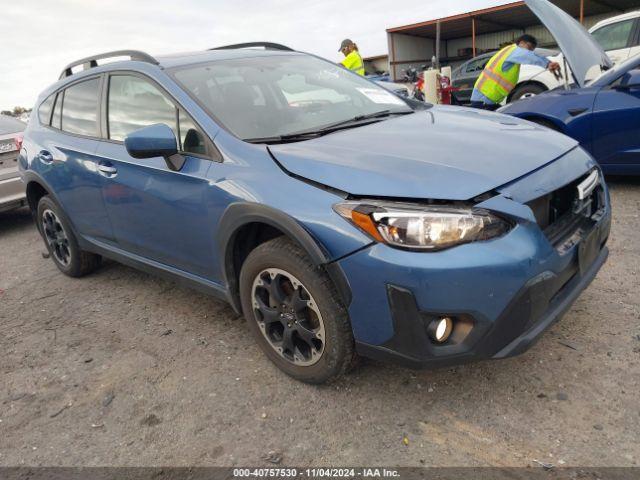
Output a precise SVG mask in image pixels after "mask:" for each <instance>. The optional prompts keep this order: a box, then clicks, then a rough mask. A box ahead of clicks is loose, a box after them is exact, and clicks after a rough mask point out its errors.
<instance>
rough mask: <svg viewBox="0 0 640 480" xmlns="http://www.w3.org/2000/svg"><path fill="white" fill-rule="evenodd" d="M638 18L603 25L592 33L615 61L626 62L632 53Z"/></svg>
mask: <svg viewBox="0 0 640 480" xmlns="http://www.w3.org/2000/svg"><path fill="white" fill-rule="evenodd" d="M636 26H637V19H634V18H630V19H626V20H621V21H619V22H615V23H610V24H608V25H603V26H602V27H600V28H598V29H596V30H593V31H592V32H591V35H592V36H593V37H594V38H595V39H596V41H597V42H598V43H599V44H600V45H601V46H602V48H603V49H604V50H605V51H606V52H607V55H609V58H611V60H612V61H613V63H615V64H618V63H621V62H624V61H625V60H626V59H627V58H629V55H630V53H631V48H632V47H633V44H634V40H635V37H636Z"/></svg>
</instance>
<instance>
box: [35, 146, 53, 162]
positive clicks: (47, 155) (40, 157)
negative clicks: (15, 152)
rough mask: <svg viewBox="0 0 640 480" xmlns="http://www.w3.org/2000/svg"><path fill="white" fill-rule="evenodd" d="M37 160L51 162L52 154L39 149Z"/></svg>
mask: <svg viewBox="0 0 640 480" xmlns="http://www.w3.org/2000/svg"><path fill="white" fill-rule="evenodd" d="M38 160H40V161H41V162H42V163H44V164H45V165H50V164H52V163H53V155H52V154H51V152H48V151H46V150H40V153H38Z"/></svg>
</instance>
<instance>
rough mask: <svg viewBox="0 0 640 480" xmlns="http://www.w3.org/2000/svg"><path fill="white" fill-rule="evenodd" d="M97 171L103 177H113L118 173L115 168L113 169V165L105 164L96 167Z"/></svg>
mask: <svg viewBox="0 0 640 480" xmlns="http://www.w3.org/2000/svg"><path fill="white" fill-rule="evenodd" d="M98 170H99V171H100V173H102V174H103V175H104V176H105V177H109V178H111V177H115V176H116V174H117V173H118V169H117V168H116V167H114V166H113V165H109V164H107V163H101V164H99V165H98Z"/></svg>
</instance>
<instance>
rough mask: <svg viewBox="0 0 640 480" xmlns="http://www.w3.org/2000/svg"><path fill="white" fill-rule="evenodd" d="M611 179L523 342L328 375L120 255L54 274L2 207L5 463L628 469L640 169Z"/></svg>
mask: <svg viewBox="0 0 640 480" xmlns="http://www.w3.org/2000/svg"><path fill="white" fill-rule="evenodd" d="M611 188H612V198H613V204H614V210H615V211H614V224H613V233H612V238H611V241H610V248H611V257H610V260H609V262H608V264H607V265H606V266H605V267H604V268H603V270H602V271H601V272H600V274H599V275H598V277H597V279H596V280H595V282H594V283H593V284H592V286H591V287H590V288H589V289H588V290H587V291H586V292H584V294H583V295H582V296H581V297H580V299H579V300H578V301H577V302H576V304H575V305H574V307H573V309H572V310H571V311H570V312H569V313H568V314H567V315H566V316H565V318H564V319H563V320H562V321H561V322H560V323H558V324H556V325H555V326H554V327H553V328H552V329H550V330H549V331H548V332H546V334H545V335H544V336H543V338H542V339H541V340H540V341H539V342H538V343H537V344H536V345H535V346H534V347H533V348H532V349H531V350H530V351H529V352H527V353H526V354H524V355H522V356H520V357H517V358H513V359H508V360H502V361H490V362H483V363H477V364H472V365H465V366H461V367H457V368H449V369H440V370H434V371H417V372H416V371H411V370H405V369H402V368H399V367H395V366H388V365H382V364H378V363H374V362H366V361H365V362H363V364H362V365H361V366H360V368H358V369H357V370H356V371H355V372H354V373H352V374H350V375H348V376H347V377H346V378H344V379H343V380H341V381H340V382H339V383H338V384H335V385H332V386H330V387H312V386H308V385H304V384H300V383H298V382H296V381H294V380H291V379H289V378H288V377H286V376H285V375H283V374H282V373H280V372H279V371H278V370H276V368H275V367H273V366H272V365H271V364H270V363H269V362H268V360H267V359H266V358H265V357H264V356H263V355H262V353H261V352H260V351H259V349H258V347H257V346H256V345H254V342H253V341H252V340H251V339H250V338H249V337H248V335H247V329H246V325H245V323H244V320H242V319H240V318H238V317H237V316H236V315H235V314H234V313H233V311H232V310H231V308H229V307H228V306H227V305H225V304H224V303H222V302H220V301H217V300H215V299H212V298H209V297H207V296H204V295H201V294H199V293H197V292H193V291H190V290H187V289H184V288H181V287H177V286H175V285H174V284H171V283H169V282H166V281H164V280H159V279H157V278H154V277H152V276H149V275H146V274H143V273H140V272H138V271H135V270H132V269H130V268H128V267H124V266H121V265H118V264H115V263H106V264H105V265H104V267H103V268H101V269H100V270H99V271H98V272H96V273H94V274H93V275H91V276H89V277H86V278H84V279H80V280H75V279H71V278H67V277H65V276H63V275H62V274H60V273H59V272H58V271H57V269H56V268H55V266H54V265H53V263H52V261H51V260H46V259H43V258H42V255H41V253H42V251H43V249H44V246H43V244H42V241H41V239H40V238H39V236H38V234H37V233H36V230H35V228H34V226H33V224H32V221H31V219H30V217H29V214H28V212H26V211H24V210H23V211H17V212H13V213H5V214H0V245H1V246H2V250H1V253H0V329H1V330H0V347H1V349H0V351H1V352H2V357H1V358H2V360H1V366H0V378H1V382H0V422H1V423H0V465H23V464H26V465H33V466H36V465H38V466H40V465H61V466H79V465H82V466H89V465H117V466H121V465H129V466H134V465H147V466H151V465H165V466H167V465H170V466H184V465H227V466H229V465H241V466H245V465H263V464H264V465H270V463H269V462H268V459H267V457H268V456H269V452H271V459H272V460H275V461H277V460H278V458H274V457H281V458H282V460H281V462H282V465H298V466H303V465H313V466H319V465H354V466H355V465H371V464H377V465H390V466H398V465H403V466H421V465H434V466H481V465H496V466H537V465H538V464H537V462H544V463H551V464H555V465H565V466H572V465H573V466H579V465H582V466H584V465H589V466H634V465H638V464H640V403H639V402H638V398H640V297H639V295H638V291H639V286H640V282H639V281H638V270H639V268H640V240H639V236H638V235H639V232H640V215H639V212H640V181H637V180H619V179H618V180H613V181H612V182H611ZM536 461H537V462H536Z"/></svg>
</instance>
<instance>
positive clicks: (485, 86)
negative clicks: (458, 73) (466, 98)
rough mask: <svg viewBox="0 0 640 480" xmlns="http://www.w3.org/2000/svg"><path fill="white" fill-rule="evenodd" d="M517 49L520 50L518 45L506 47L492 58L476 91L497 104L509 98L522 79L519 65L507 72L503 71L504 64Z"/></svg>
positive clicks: (481, 75)
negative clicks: (520, 78)
mask: <svg viewBox="0 0 640 480" xmlns="http://www.w3.org/2000/svg"><path fill="white" fill-rule="evenodd" d="M516 48H518V46H517V45H510V46H508V47H504V48H503V49H502V50H500V51H499V52H498V53H496V54H495V55H494V56H493V57H491V60H489V61H488V62H487V66H486V67H484V70H483V71H482V73H481V74H480V76H479V77H478V81H477V82H476V85H475V89H476V90H479V91H480V92H481V93H482V94H483V95H484V96H485V97H487V98H488V99H489V100H491V101H493V102H495V103H500V102H502V100H504V99H505V98H507V96H508V95H509V93H510V92H511V90H513V89H514V88H515V86H516V84H517V83H518V78H519V77H520V65H519V64H517V63H514V64H513V65H512V66H511V67H510V68H509V69H508V70H507V71H506V72H504V71H502V66H503V65H504V62H505V61H506V60H507V58H509V55H511V53H512V52H513V51H514V50H515V49H516Z"/></svg>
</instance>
